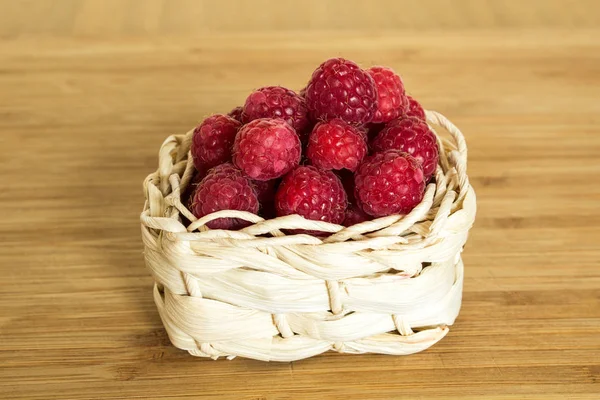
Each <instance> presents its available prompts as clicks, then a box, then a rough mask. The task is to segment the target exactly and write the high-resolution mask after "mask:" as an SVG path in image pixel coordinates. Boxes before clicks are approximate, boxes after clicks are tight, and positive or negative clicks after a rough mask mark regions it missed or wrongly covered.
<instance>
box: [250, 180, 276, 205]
mask: <svg viewBox="0 0 600 400" xmlns="http://www.w3.org/2000/svg"><path fill="white" fill-rule="evenodd" d="M250 183H251V184H252V187H253V188H254V191H255V192H256V198H257V199H258V201H259V202H260V204H263V203H267V202H269V201H273V198H274V197H275V184H276V183H277V180H276V179H272V180H270V181H250Z"/></svg>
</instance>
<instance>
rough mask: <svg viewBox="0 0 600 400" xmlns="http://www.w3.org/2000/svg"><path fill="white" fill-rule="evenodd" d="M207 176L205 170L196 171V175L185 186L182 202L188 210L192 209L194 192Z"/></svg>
mask: <svg viewBox="0 0 600 400" xmlns="http://www.w3.org/2000/svg"><path fill="white" fill-rule="evenodd" d="M205 176H206V172H205V171H196V172H195V173H194V176H193V177H192V180H191V181H190V183H189V184H188V185H187V187H186V188H185V192H183V194H182V195H181V203H182V204H183V205H185V206H186V207H187V208H188V210H191V209H192V200H193V194H194V192H195V191H196V188H197V187H198V185H199V184H200V182H202V179H204V177H205Z"/></svg>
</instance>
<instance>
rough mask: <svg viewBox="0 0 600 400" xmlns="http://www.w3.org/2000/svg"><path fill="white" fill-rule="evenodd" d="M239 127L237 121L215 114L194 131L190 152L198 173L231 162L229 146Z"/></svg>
mask: <svg viewBox="0 0 600 400" xmlns="http://www.w3.org/2000/svg"><path fill="white" fill-rule="evenodd" d="M240 126H242V124H241V123H240V122H239V121H236V120H235V119H233V118H231V117H229V116H227V115H222V114H216V115H213V116H211V117H208V118H206V119H205V120H204V121H203V122H202V123H201V124H200V125H198V127H196V129H194V136H193V137H192V144H191V151H192V157H193V159H194V166H195V167H196V169H197V170H198V171H206V170H208V169H209V168H212V167H214V166H216V165H219V164H222V163H224V162H227V161H230V160H231V145H232V144H233V141H234V139H235V136H236V134H237V131H238V129H239V128H240Z"/></svg>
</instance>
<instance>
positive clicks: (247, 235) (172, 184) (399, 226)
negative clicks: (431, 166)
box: [140, 110, 476, 248]
mask: <svg viewBox="0 0 600 400" xmlns="http://www.w3.org/2000/svg"><path fill="white" fill-rule="evenodd" d="M425 113H426V118H427V123H428V125H429V127H430V129H431V130H432V131H433V132H434V134H435V136H436V138H437V140H438V146H439V148H440V150H442V151H440V159H439V163H438V168H437V171H436V174H435V182H432V183H429V184H428V185H427V187H426V191H425V195H424V197H423V200H422V201H421V203H419V204H418V205H417V206H416V207H415V208H414V209H413V210H412V211H411V212H410V213H408V214H406V215H401V214H394V215H390V216H386V217H381V218H375V219H373V220H370V221H365V222H362V223H359V224H355V225H352V226H349V227H344V226H342V225H337V224H332V223H329V222H322V221H313V220H308V219H306V218H304V217H302V216H300V215H298V214H295V215H288V216H284V217H276V218H272V219H264V218H262V217H260V216H258V215H256V214H253V213H250V212H247V211H238V210H221V211H217V212H214V213H211V214H209V215H206V216H204V217H202V218H196V217H195V216H194V215H193V214H192V213H191V212H190V210H189V209H188V208H187V207H186V206H185V205H184V204H183V203H182V201H181V195H182V193H184V192H185V190H186V188H187V186H188V185H189V184H190V183H191V179H192V177H193V173H194V168H193V160H192V157H191V154H190V151H189V148H190V144H191V138H192V135H193V130H190V131H188V132H187V133H186V134H185V135H171V136H169V137H168V138H167V139H166V140H165V141H164V142H163V144H162V146H161V149H160V151H159V168H158V170H157V171H155V172H153V173H151V174H149V175H148V176H147V177H146V179H145V180H144V193H145V197H146V202H145V204H144V209H143V211H142V213H141V215H140V221H141V223H142V226H143V227H145V228H147V229H158V230H160V231H164V232H165V233H167V237H168V238H169V239H172V240H189V241H206V240H214V239H222V238H229V239H233V240H244V241H246V242H247V245H252V246H256V247H258V246H269V245H275V246H276V245H289V244H296V245H321V246H324V245H327V244H334V243H342V242H347V241H348V242H353V243H358V242H360V243H361V245H362V246H364V247H365V248H368V247H370V246H375V247H376V248H377V247H382V246H390V245H397V246H403V245H407V244H409V243H410V242H411V241H412V242H414V241H415V240H416V238H418V237H419V236H420V237H421V239H423V240H427V239H428V238H434V237H436V236H439V235H440V233H441V231H442V230H443V228H444V227H445V226H447V225H448V222H449V221H450V226H448V228H449V229H450V230H452V231H464V230H469V229H470V228H471V226H472V224H473V222H474V219H475V214H476V199H475V192H474V190H473V188H472V187H471V185H470V183H469V179H468V176H467V145H466V142H465V139H464V136H463V134H462V132H461V131H460V130H459V129H458V128H457V127H456V126H455V125H454V124H453V123H452V122H451V121H450V120H448V119H447V118H446V117H445V116H443V115H442V114H440V113H438V112H435V111H430V110H426V111H425ZM433 125H437V126H440V127H442V128H444V129H445V130H446V131H448V132H449V133H450V136H451V139H452V140H448V139H447V138H442V137H441V136H440V135H439V134H438V132H437V131H436V129H435V128H434V126H433ZM153 205H158V206H155V207H154V209H153V207H152V206H153ZM165 210H166V212H165ZM457 213H460V214H463V215H461V218H453V216H454V215H456V214H457ZM182 217H185V218H186V219H187V220H189V221H190V224H189V225H187V226H185V225H184V224H183V223H182ZM223 217H229V218H239V219H243V220H246V221H248V222H250V223H251V225H250V226H248V227H245V228H243V229H240V230H237V231H230V230H222V229H210V228H208V227H207V226H206V224H207V223H208V222H210V221H212V220H214V219H218V218H223ZM458 220H460V221H458ZM456 222H460V223H456ZM286 230H288V231H289V230H309V231H321V232H327V233H329V234H330V235H329V236H326V237H316V236H312V235H307V234H290V233H289V232H287V233H286ZM265 234H269V235H270V236H271V237H267V238H265V237H262V235H265ZM411 237H412V238H411Z"/></svg>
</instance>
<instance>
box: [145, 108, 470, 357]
mask: <svg viewBox="0 0 600 400" xmlns="http://www.w3.org/2000/svg"><path fill="white" fill-rule="evenodd" d="M426 115H427V120H428V123H429V124H430V126H432V129H434V128H433V125H437V126H441V127H443V128H445V129H446V130H447V131H448V132H449V133H450V137H449V138H445V137H444V138H441V137H440V136H439V135H437V133H436V136H438V144H439V147H440V161H439V165H438V168H437V171H436V175H435V181H434V182H433V183H430V184H429V185H428V186H427V189H426V192H425V196H424V199H423V201H422V202H421V203H420V204H419V205H418V206H417V207H416V208H415V209H414V210H413V211H412V212H410V213H409V214H408V215H405V216H401V215H393V216H389V217H383V218H379V219H377V220H373V221H367V222H363V223H360V224H357V225H354V226H352V227H348V228H345V227H343V226H340V225H335V224H330V223H325V222H318V221H309V220H306V219H304V218H302V217H300V216H298V215H292V216H286V217H279V218H275V219H271V220H264V219H263V218H261V217H259V216H257V215H254V214H251V213H248V212H241V211H219V212H216V213H213V214H210V215H207V216H205V217H203V218H200V219H197V218H195V217H194V216H193V215H192V214H191V213H190V211H189V210H188V209H187V208H186V206H185V205H183V204H182V202H181V194H182V193H183V191H184V190H185V189H186V187H187V186H188V185H189V183H190V181H191V178H192V174H193V165H192V160H191V157H190V155H189V148H190V142H191V135H192V132H191V131H190V132H188V133H187V134H186V135H173V136H170V137H169V138H167V140H166V141H165V142H164V143H163V145H162V147H161V149H160V153H159V168H158V170H157V171H156V172H155V173H153V174H151V175H149V176H148V177H147V178H146V180H145V181H144V191H145V194H146V202H145V205H144V210H143V212H142V214H141V222H142V238H143V242H144V246H145V250H144V256H145V260H146V265H147V266H148V268H149V269H150V271H151V272H152V275H153V276H154V279H155V282H156V284H155V287H154V300H155V303H156V306H157V308H158V311H159V314H160V316H161V319H162V321H163V324H164V326H165V328H166V330H167V333H168V335H169V338H170V340H171V342H172V343H173V344H174V345H175V346H176V347H178V348H180V349H184V350H187V351H188V352H189V353H190V354H192V355H195V356H203V357H211V358H213V359H216V358H218V357H221V356H224V357H227V358H233V357H235V356H241V357H247V358H254V359H259V360H265V361H269V360H270V361H293V360H298V359H302V358H306V357H311V356H314V355H316V354H320V353H323V352H325V351H328V350H334V351H338V352H342V353H383V354H396V355H401V354H411V353H415V352H418V351H422V350H424V349H426V348H428V347H430V346H431V345H433V344H434V343H436V342H437V341H439V340H440V339H441V338H443V337H444V336H445V335H446V334H447V333H448V326H449V325H452V324H453V323H454V320H455V318H456V317H457V315H458V312H459V309H460V303H461V295H462V284H463V264H462V260H461V257H460V254H461V251H462V248H463V246H464V244H465V242H466V239H467V235H468V231H469V229H470V228H471V226H472V224H473V221H474V218H475V210H476V201H475V193H474V192H473V190H472V188H471V187H470V185H469V180H468V177H467V172H466V169H467V146H466V143H465V141H464V138H463V136H462V134H461V132H460V131H459V130H458V129H457V128H456V127H455V126H454V125H453V124H452V123H451V122H450V121H448V120H447V119H446V118H445V117H444V116H442V115H441V114H439V113H436V112H433V111H427V112H426ZM434 132H435V130H434ZM220 217H235V218H241V219H245V220H247V221H250V222H251V223H252V224H251V225H250V226H248V227H246V228H244V229H242V230H239V231H225V230H210V229H208V228H207V227H206V223H207V222H209V221H211V220H213V219H216V218H220ZM186 219H187V220H189V221H191V223H186V222H184V221H185V220H186ZM186 225H187V227H186ZM287 229H305V230H312V231H325V232H330V235H329V236H328V237H326V238H317V237H314V236H310V235H305V234H299V235H286V234H285V233H284V232H283V230H287Z"/></svg>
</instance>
